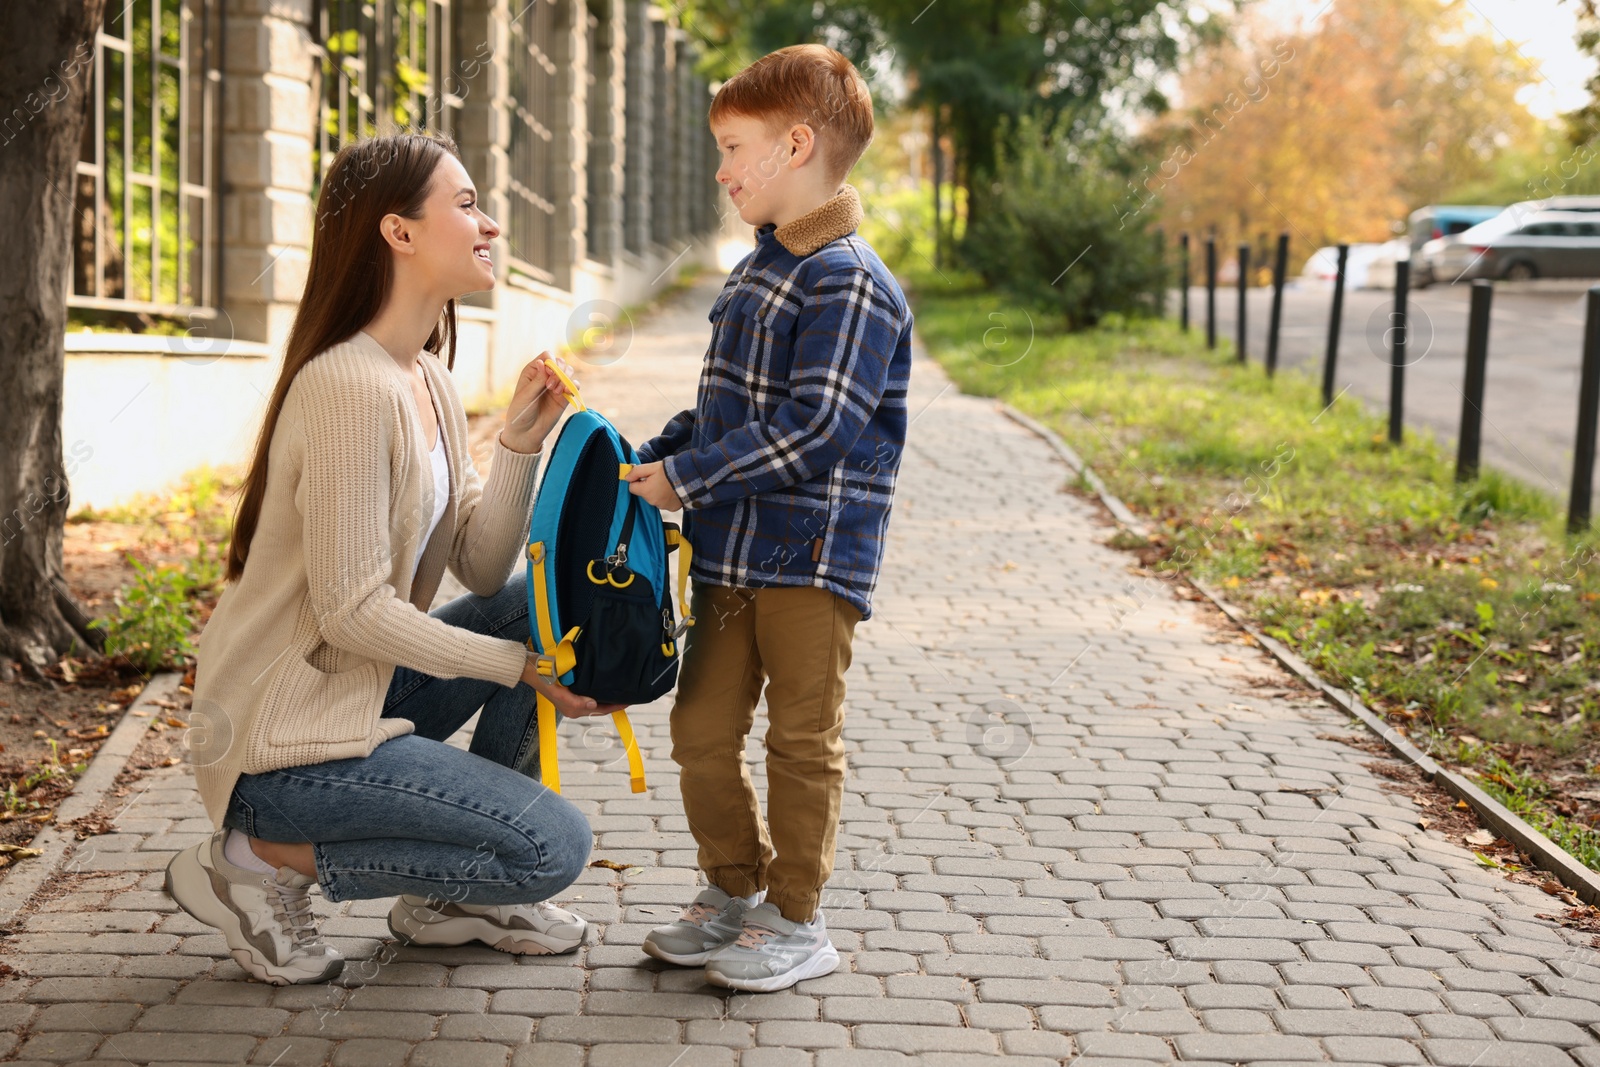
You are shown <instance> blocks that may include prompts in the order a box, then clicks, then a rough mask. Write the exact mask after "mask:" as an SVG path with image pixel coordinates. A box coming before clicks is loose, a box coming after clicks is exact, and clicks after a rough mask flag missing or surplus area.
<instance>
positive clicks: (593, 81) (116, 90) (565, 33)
mask: <svg viewBox="0 0 1600 1067" xmlns="http://www.w3.org/2000/svg"><path fill="white" fill-rule="evenodd" d="M122 2H123V0H117V2H115V3H112V4H110V5H108V8H107V14H106V17H107V23H106V25H105V27H104V28H103V30H102V32H101V34H100V35H99V39H98V42H97V48H96V55H95V63H94V67H93V77H92V80H90V81H89V82H88V83H87V84H86V85H85V88H86V90H87V91H88V92H89V93H90V95H91V102H90V108H91V110H90V118H89V122H88V125H87V129H86V133H85V136H84V143H83V150H82V154H81V162H80V163H79V166H78V174H77V182H76V187H75V189H74V191H73V196H74V199H75V201H76V203H75V204H74V215H75V217H76V219H77V220H78V225H77V231H76V234H75V240H74V260H75V262H74V270H73V275H72V283H71V293H70V295H69V297H68V303H69V306H70V308H71V310H72V312H73V316H74V319H75V325H74V326H73V327H71V332H69V334H68V338H67V359H66V412H65V416H64V423H65V426H64V429H65V441H66V442H67V446H68V451H69V453H70V454H73V455H75V456H78V457H80V460H79V462H78V463H77V469H76V471H75V473H74V476H73V482H72V484H73V506H74V507H77V506H80V505H83V504H94V505H97V506H104V505H106V504H109V503H112V502H114V501H116V500H118V499H121V498H124V497H126V496H127V495H128V494H129V493H131V492H134V491H141V490H142V491H155V490H158V489H160V488H161V487H162V486H164V485H166V484H167V483H169V482H170V481H171V480H172V479H173V478H176V477H177V476H178V475H180V474H182V473H183V472H184V471H186V470H189V469H191V468H193V467H195V466H198V465H200V464H202V463H213V464H219V463H229V462H237V461H239V460H240V459H242V458H243V457H245V456H246V455H247V453H248V450H249V448H250V445H251V443H252V441H253V436H254V433H255V431H256V429H257V428H258V427H259V424H260V413H261V409H262V406H263V404H264V398H265V396H266V395H267V394H269V393H270V392H271V384H272V382H273V380H274V379H275V377H276V373H277V366H278V364H277V359H278V356H279V354H280V352H281V348H282V344H283V341H284V340H285V338H286V336H287V334H288V330H289V326H290V323H291V321H292V319H293V316H294V311H295V305H296V301H297V300H298V299H299V296H300V292H301V290H302V288H303V286H304V282H305V271H306V266H307V264H308V262H309V258H310V243H311V236H312V229H313V217H312V205H313V203H314V199H315V196H316V193H317V190H318V188H319V183H320V179H321V175H322V174H323V172H324V170H325V169H326V167H327V165H328V164H329V162H331V160H332V158H333V154H334V153H335V152H336V151H337V150H338V148H339V146H340V145H341V144H343V143H344V142H345V141H347V140H349V139H352V138H355V137H359V136H363V135H366V134H370V133H372V132H375V131H376V130H378V129H380V128H383V127H388V126H398V125H405V126H411V127H426V128H429V129H436V130H441V131H443V132H446V133H449V134H450V135H451V136H452V137H454V138H455V139H456V140H457V141H458V142H459V144H460V145H461V150H462V155H463V158H464V160H465V162H466V166H467V170H468V172H469V173H470V174H471V175H472V177H473V180H474V182H475V183H476V185H477V187H478V189H479V192H480V198H481V202H482V203H483V205H484V209H485V210H486V211H487V212H488V213H489V214H490V215H491V216H493V217H494V218H495V220H496V221H497V222H499V224H500V226H501V229H502V234H501V237H500V238H499V239H498V240H497V242H496V249H495V263H496V269H497V272H498V279H499V280H498V284H497V286H496V288H495V289H494V290H493V291H492V292H488V293H479V294H474V295H473V296H471V297H469V298H467V300H466V301H465V305H466V306H464V307H463V308H462V314H461V342H460V347H459V349H458V354H457V360H456V367H455V377H456V380H457V383H458V386H459V388H460V391H461V394H462V396H463V398H464V399H466V400H467V402H468V403H469V404H471V403H473V402H475V401H478V402H482V401H486V400H487V399H488V398H489V397H491V396H492V395H493V394H494V393H495V392H496V391H497V389H498V388H500V387H501V386H502V385H504V384H505V383H508V382H509V381H510V380H511V379H512V378H514V376H515V374H516V372H517V371H518V370H519V369H520V368H521V366H522V364H523V363H524V362H526V361H527V360H528V359H530V358H532V357H533V356H534V355H537V354H538V352H539V351H540V350H542V349H545V348H551V349H554V348H556V347H558V346H560V345H562V344H564V343H567V342H569V341H572V340H575V339H576V338H577V337H578V336H579V335H582V334H585V332H586V331H588V337H589V338H590V339H591V340H593V339H594V338H595V337H600V338H602V339H603V338H604V337H605V336H606V334H605V333H604V330H605V329H606V328H608V327H610V326H612V325H614V324H622V323H623V322H624V320H625V318H626V316H625V313H624V312H623V310H622V309H623V308H625V307H627V306H629V305H633V304H637V303H639V302H642V301H644V300H646V299H648V298H649V296H650V295H651V294H652V293H654V292H656V291H657V290H659V289H661V288H662V287H664V286H666V285H668V284H670V283H671V282H672V280H673V279H674V278H675V277H676V276H677V274H678V272H679V271H681V270H682V269H684V268H685V267H687V266H690V265H693V264H695V263H701V262H707V261H709V260H711V259H712V258H713V257H714V256H715V251H716V245H717V240H718V237H719V235H720V233H721V219H720V218H719V206H718V199H717V186H716V183H715V180H714V177H713V175H714V172H715V168H716V148H715V144H714V142H713V140H712V138H711V135H710V133H709V131H707V129H706V126H705V115H706V110H707V107H708V106H709V102H710V96H709V87H708V86H707V85H706V83H705V81H704V80H703V79H702V78H700V77H698V76H697V75H696V74H695V72H694V67H695V63H696V60H697V58H698V53H697V51H696V47H695V45H694V44H692V43H691V41H690V40H689V39H688V37H687V36H686V35H685V33H684V32H683V30H682V29H680V28H679V27H678V26H677V25H676V24H675V21H674V19H673V18H672V16H671V15H670V14H669V13H668V12H666V11H664V10H663V9H662V8H660V7H658V6H656V5H655V4H652V3H648V2H645V0H586V2H579V0H365V2H360V0H133V3H131V4H129V5H128V6H127V7H126V8H125V9H122ZM118 9H122V10H120V11H119V10H118ZM85 326H87V328H88V329H87V331H86V330H85V329H84V327H85ZM129 326H132V327H133V328H134V329H133V332H128V327H129ZM152 327H153V329H152ZM163 327H164V328H165V331H166V332H165V334H163V333H162V332H161V331H162V329H163ZM595 327H599V328H600V330H601V331H602V332H600V333H598V334H597V333H595V332H593V328H595ZM180 331H186V332H180ZM175 334H177V335H175ZM75 446H76V451H74V447H75ZM85 456H86V457H87V458H81V457H85Z"/></svg>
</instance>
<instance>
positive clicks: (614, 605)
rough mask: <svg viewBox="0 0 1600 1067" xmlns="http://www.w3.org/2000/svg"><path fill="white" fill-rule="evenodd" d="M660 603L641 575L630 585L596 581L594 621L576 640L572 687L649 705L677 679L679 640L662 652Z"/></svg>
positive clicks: (599, 697)
mask: <svg viewBox="0 0 1600 1067" xmlns="http://www.w3.org/2000/svg"><path fill="white" fill-rule="evenodd" d="M666 641H667V636H666V634H665V633H663V632H662V618H661V607H660V605H658V604H657V603H656V602H655V597H654V594H653V593H652V592H651V589H650V583H649V582H647V581H645V580H644V578H642V577H640V576H639V575H633V581H632V582H631V583H629V584H628V586H627V588H625V589H618V588H616V587H615V586H612V585H609V584H608V585H605V586H596V587H595V590H594V603H593V606H592V607H591V608H590V611H589V621H588V623H587V624H586V625H585V626H584V627H583V629H582V630H581V631H579V633H578V636H577V638H575V639H574V640H573V642H572V650H573V652H574V653H575V654H576V656H577V660H578V662H577V666H576V667H575V668H574V669H573V679H572V686H571V688H572V691H573V692H574V693H577V694H579V695H580V696H586V697H592V698H593V699H594V700H596V701H598V702H599V703H601V704H648V703H649V702H650V701H652V700H655V699H656V698H657V697H659V696H662V695H663V694H665V693H667V692H668V691H670V690H671V689H672V687H673V686H674V685H675V684H676V683H677V681H678V655H677V647H676V645H673V646H670V647H671V648H672V652H671V654H668V653H666V652H664V651H663V649H662V646H663V645H664V644H666Z"/></svg>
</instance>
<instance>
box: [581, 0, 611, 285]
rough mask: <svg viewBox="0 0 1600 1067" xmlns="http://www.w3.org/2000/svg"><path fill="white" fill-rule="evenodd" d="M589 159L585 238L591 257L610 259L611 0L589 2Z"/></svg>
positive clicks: (602, 259)
mask: <svg viewBox="0 0 1600 1067" xmlns="http://www.w3.org/2000/svg"><path fill="white" fill-rule="evenodd" d="M588 17H589V33H588V38H589V79H588V86H589V93H588V101H589V109H588V110H589V161H588V165H587V167H586V168H585V169H586V170H587V171H588V189H587V192H588V211H587V213H586V219H587V222H586V226H587V231H586V234H585V236H586V238H587V241H586V243H587V245H588V249H589V258H590V259H593V260H595V261H596V262H599V263H610V262H611V194H612V192H613V180H612V170H611V161H612V115H611V104H612V81H611V75H612V62H611V48H612V43H613V30H614V27H613V26H612V19H611V4H610V2H609V0H598V2H594V0H592V2H591V3H590V5H589V15H588Z"/></svg>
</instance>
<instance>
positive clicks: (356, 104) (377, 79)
mask: <svg viewBox="0 0 1600 1067" xmlns="http://www.w3.org/2000/svg"><path fill="white" fill-rule="evenodd" d="M459 18H460V11H459V5H455V6H452V5H451V3H450V2H449V0H317V4H316V11H315V13H314V15H313V19H312V26H313V27H314V28H315V36H316V40H315V43H314V47H315V48H316V49H317V51H318V52H319V54H320V60H321V62H320V63H319V69H320V71H321V77H322V85H321V90H320V93H319V95H320V97H321V107H320V112H319V121H318V123H317V136H316V143H315V148H314V149H313V151H314V153H315V156H316V159H315V168H314V174H315V175H316V181H317V183H318V185H319V187H320V185H321V181H322V175H324V174H326V173H327V170H328V167H330V166H331V165H332V164H333V157H334V156H335V155H336V154H338V151H339V149H340V148H341V147H342V146H344V145H346V144H348V143H350V142H351V141H356V140H360V139H361V138H363V137H371V136H373V135H374V134H376V133H378V132H380V131H381V130H388V129H396V128H406V129H414V130H420V129H426V130H435V131H438V132H440V133H446V134H450V135H452V136H453V135H454V134H455V132H456V129H457V118H458V116H459V113H460V109H461V105H462V103H463V101H462V98H461V96H460V95H458V94H457V93H455V92H453V91H452V90H453V88H454V87H455V86H457V85H459V84H460V79H459V76H458V75H457V74H456V71H455V62H456V56H455V50H456V41H457V39H458V38H459V36H460V35H459V31H458V20H459Z"/></svg>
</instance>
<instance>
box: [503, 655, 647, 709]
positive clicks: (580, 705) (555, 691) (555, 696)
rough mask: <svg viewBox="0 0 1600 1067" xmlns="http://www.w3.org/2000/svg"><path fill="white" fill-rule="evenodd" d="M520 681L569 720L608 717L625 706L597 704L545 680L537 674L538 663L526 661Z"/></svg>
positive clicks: (532, 660)
mask: <svg viewBox="0 0 1600 1067" xmlns="http://www.w3.org/2000/svg"><path fill="white" fill-rule="evenodd" d="M522 680H523V681H524V682H526V683H528V684H529V685H531V686H533V688H534V691H535V692H537V693H541V694H543V695H544V697H545V699H546V700H548V701H550V703H552V704H554V705H555V706H556V710H557V711H559V712H560V713H561V714H562V715H564V716H565V717H567V718H569V719H582V718H586V717H587V716H590V715H610V714H611V713H612V712H613V711H621V710H622V709H623V708H625V707H627V706H628V705H626V704H597V703H595V701H594V700H593V699H592V698H591V697H582V696H579V695H578V694H577V693H574V692H573V691H572V690H570V689H568V688H567V687H566V686H564V685H562V684H561V683H560V682H557V681H556V680H555V679H553V678H546V677H545V676H544V675H542V674H540V673H539V665H538V661H537V660H534V659H532V658H531V657H530V658H529V660H528V665H527V666H526V667H524V668H523V669H522Z"/></svg>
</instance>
